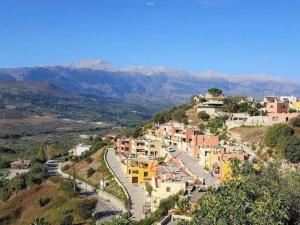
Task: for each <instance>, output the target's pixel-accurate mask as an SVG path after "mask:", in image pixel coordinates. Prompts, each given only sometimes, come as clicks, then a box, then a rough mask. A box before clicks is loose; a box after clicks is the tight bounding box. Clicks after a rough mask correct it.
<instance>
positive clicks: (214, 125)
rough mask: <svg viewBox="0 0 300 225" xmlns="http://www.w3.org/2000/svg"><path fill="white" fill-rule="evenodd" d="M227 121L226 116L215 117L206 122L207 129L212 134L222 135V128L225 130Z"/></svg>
mask: <svg viewBox="0 0 300 225" xmlns="http://www.w3.org/2000/svg"><path fill="white" fill-rule="evenodd" d="M227 119H228V117H227V116H216V117H214V118H212V119H210V120H209V121H208V124H207V127H208V128H209V131H210V133H212V134H216V135H218V134H222V133H223V128H225V122H226V120H227Z"/></svg>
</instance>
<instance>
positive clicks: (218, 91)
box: [207, 87, 223, 97]
mask: <svg viewBox="0 0 300 225" xmlns="http://www.w3.org/2000/svg"><path fill="white" fill-rule="evenodd" d="M207 92H208V93H209V94H211V95H212V96H214V97H217V96H220V95H221V94H222V93H223V91H222V90H221V89H219V88H215V87H214V88H209V89H208V90H207Z"/></svg>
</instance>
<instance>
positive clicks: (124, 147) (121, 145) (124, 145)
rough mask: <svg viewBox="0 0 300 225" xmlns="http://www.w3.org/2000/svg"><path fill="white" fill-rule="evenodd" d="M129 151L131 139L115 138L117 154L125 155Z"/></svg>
mask: <svg viewBox="0 0 300 225" xmlns="http://www.w3.org/2000/svg"><path fill="white" fill-rule="evenodd" d="M130 152H131V139H129V138H118V140H117V154H121V155H127V154H130Z"/></svg>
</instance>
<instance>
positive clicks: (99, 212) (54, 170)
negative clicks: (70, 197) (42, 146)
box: [46, 160, 122, 224]
mask: <svg viewBox="0 0 300 225" xmlns="http://www.w3.org/2000/svg"><path fill="white" fill-rule="evenodd" d="M46 165H47V175H48V176H55V175H61V176H62V177H65V178H68V177H69V175H68V174H65V173H63V172H61V171H60V170H59V167H60V161H59V160H48V161H47V162H46ZM76 183H77V186H78V187H79V189H80V190H79V194H80V195H81V196H82V197H86V198H92V197H94V198H97V200H98V201H97V205H96V207H95V209H94V213H93V216H94V217H95V218H96V220H97V224H101V223H103V222H105V221H107V220H111V219H112V218H113V217H115V216H116V215H120V214H121V213H122V212H121V211H120V210H117V209H115V208H114V207H113V206H112V205H111V204H109V203H108V202H106V201H104V200H102V199H100V198H99V196H98V194H97V191H96V190H95V188H94V187H92V186H91V185H89V184H87V183H85V182H83V181H80V180H76Z"/></svg>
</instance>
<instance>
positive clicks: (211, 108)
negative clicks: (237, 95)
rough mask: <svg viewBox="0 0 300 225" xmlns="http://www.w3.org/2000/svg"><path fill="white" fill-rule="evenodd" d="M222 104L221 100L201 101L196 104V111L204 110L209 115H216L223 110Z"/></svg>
mask: <svg viewBox="0 0 300 225" xmlns="http://www.w3.org/2000/svg"><path fill="white" fill-rule="evenodd" d="M223 105H224V104H223V102H222V101H209V102H203V103H200V104H199V105H198V106H197V113H199V112H201V111H204V112H206V113H207V114H209V115H217V114H219V113H221V112H223Z"/></svg>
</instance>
